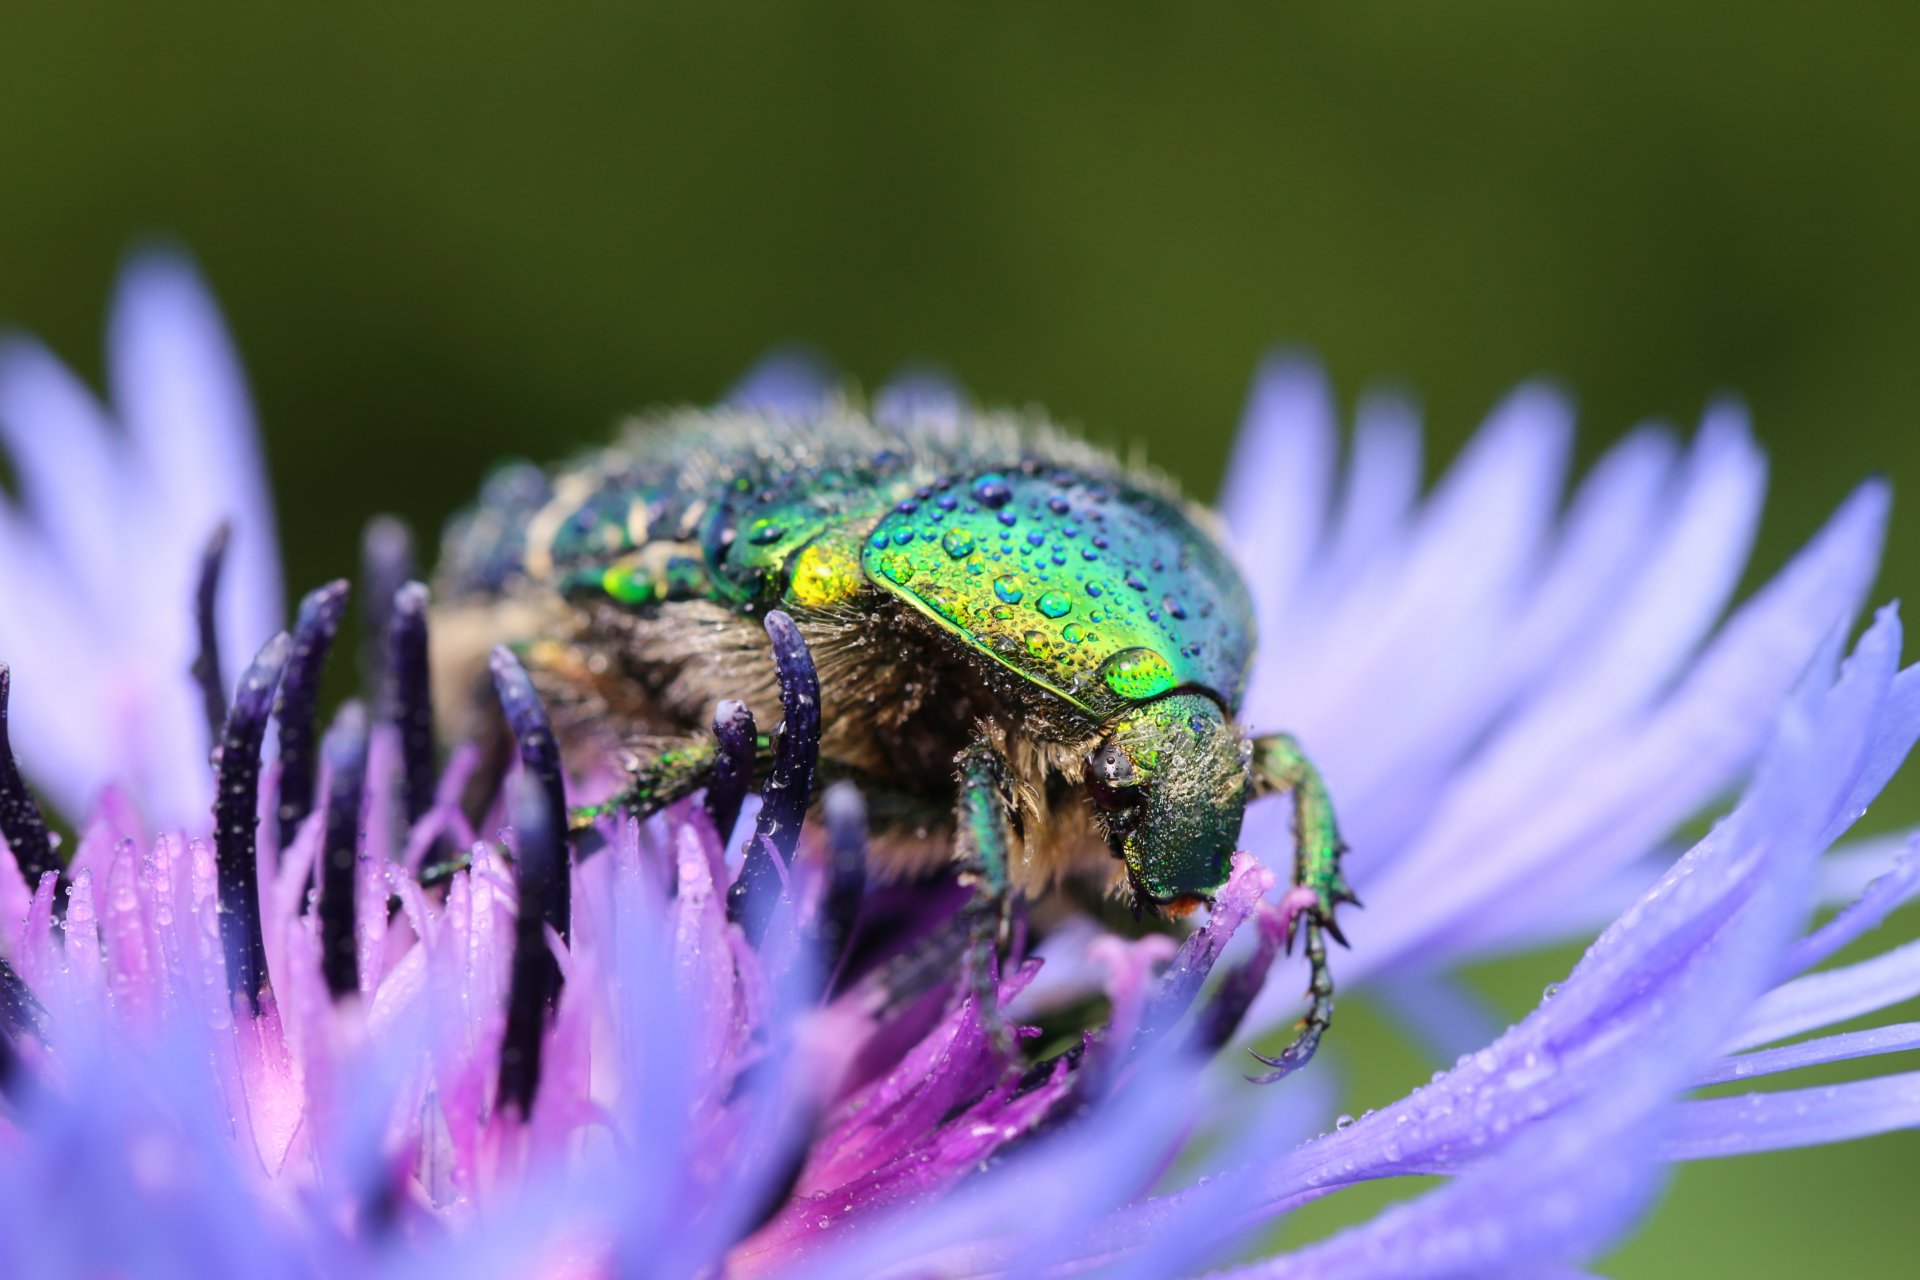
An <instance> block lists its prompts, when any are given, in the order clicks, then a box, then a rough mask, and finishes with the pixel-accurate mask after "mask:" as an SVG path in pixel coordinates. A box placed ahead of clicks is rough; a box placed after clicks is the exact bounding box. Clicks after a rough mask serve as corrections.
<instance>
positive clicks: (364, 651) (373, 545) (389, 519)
mask: <svg viewBox="0 0 1920 1280" xmlns="http://www.w3.org/2000/svg"><path fill="white" fill-rule="evenodd" d="M416 574H417V570H416V569H415V567H414V558H413V535H412V534H411V533H409V532H408V531H407V526H406V525H405V524H404V523H403V522H401V521H400V520H398V519H397V518H395V517H393V516H378V517H376V518H375V519H373V520H370V521H368V522H367V529H366V532H365V533H364V534H362V535H361V538H360V581H361V583H362V584H364V589H363V592H362V594H361V608H362V610H363V611H364V616H363V617H362V619H361V625H362V633H361V639H360V687H361V688H362V689H364V690H365V691H366V696H367V697H368V699H370V700H371V702H372V704H373V710H374V715H375V717H376V718H378V719H387V718H388V708H387V701H386V700H387V697H388V694H389V691H390V685H391V679H390V674H389V672H388V670H387V663H388V649H387V633H388V631H389V630H391V628H392V626H393V598H394V596H395V595H396V594H398V592H399V590H400V588H401V587H402V586H404V585H405V584H406V583H408V582H410V581H411V580H412V579H413V578H414V577H415V576H416Z"/></svg>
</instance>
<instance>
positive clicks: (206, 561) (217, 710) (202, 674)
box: [192, 520, 233, 744]
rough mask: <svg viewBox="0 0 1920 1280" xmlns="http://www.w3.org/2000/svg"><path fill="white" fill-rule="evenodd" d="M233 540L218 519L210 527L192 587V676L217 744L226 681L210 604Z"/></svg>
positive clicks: (229, 528)
mask: <svg viewBox="0 0 1920 1280" xmlns="http://www.w3.org/2000/svg"><path fill="white" fill-rule="evenodd" d="M232 541H233V526H232V525H231V524H229V523H228V522H227V521H225V520H222V521H221V522H220V523H219V524H218V525H216V526H214V530H213V536H211V537H210V538H208V539H207V545H206V549H205V550H204V551H202V552H201V553H200V576H199V579H198V580H197V582H196V584H195V586H194V590H193V620H194V626H195V628H196V630H197V631H198V639H199V648H198V649H197V650H196V651H195V653H194V657H193V668H192V675H193V680H194V683H195V684H197V685H199V686H200V699H201V702H202V704H203V705H204V706H205V708H206V715H207V733H208V735H209V738H210V740H211V741H212V742H213V743H215V744H218V743H219V741H220V731H221V727H222V726H223V725H224V724H225V723H226V719H227V680H226V676H225V675H224V674H222V672H221V670H220V629H219V627H218V625H217V624H216V622H215V619H214V606H215V605H216V604H217V603H218V602H219V599H220V572H221V570H222V569H224V568H225V567H226V563H227V547H228V545H229V544H231V542H232Z"/></svg>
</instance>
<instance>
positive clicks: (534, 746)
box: [487, 645, 573, 945]
mask: <svg viewBox="0 0 1920 1280" xmlns="http://www.w3.org/2000/svg"><path fill="white" fill-rule="evenodd" d="M487 668H488V669H489V670H490V671H492V673H493V688H494V692H495V693H496V694H497V695H498V696H499V698H500V709H501V711H503V712H505V713H506V717H507V727H508V728H509V729H510V730H512V732H513V740H514V743H515V744H516V745H517V746H518V747H519V750H520V767H521V768H522V769H523V770H524V771H525V772H526V774H527V776H528V777H530V778H532V779H534V780H535V781H536V782H538V783H539V784H540V791H541V794H542V795H543V796H545V797H546V806H547V810H546V811H547V812H548V813H549V814H553V815H558V816H556V817H554V819H553V821H552V823H551V826H552V830H553V832H554V833H558V832H563V831H565V830H566V829H567V786H566V780H565V778H563V777H562V776H561V772H560V744H559V743H558V742H557V741H556V740H555V739H554V736H553V726H552V725H551V724H550V723H549V722H548V720H547V709H546V707H545V705H543V704H542V703H541V701H540V695H539V694H538V693H536V692H534V688H533V680H532V678H531V677H529V676H528V675H527V669H526V668H525V667H523V666H521V665H520V659H518V658H516V657H514V655H513V650H511V649H509V648H507V647H506V646H505V645H498V646H496V647H495V648H494V650H493V652H492V653H491V654H490V655H488V658H487ZM556 838H557V836H556ZM553 879H554V883H553V885H552V887H551V889H550V890H548V891H547V892H546V894H545V896H544V897H543V898H542V899H541V902H542V904H543V906H544V909H545V911H546V923H547V924H549V925H552V926H553V931H554V932H555V933H557V934H559V935H560V941H561V942H567V941H568V940H569V937H570V929H571V920H572V915H573V904H572V902H571V901H570V893H569V890H570V886H569V884H568V881H567V876H566V874H565V868H564V867H563V868H562V869H561V872H560V873H559V874H558V875H557V876H555V877H553ZM542 945H544V944H542Z"/></svg>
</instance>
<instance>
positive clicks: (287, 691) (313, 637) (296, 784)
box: [273, 579, 347, 853]
mask: <svg viewBox="0 0 1920 1280" xmlns="http://www.w3.org/2000/svg"><path fill="white" fill-rule="evenodd" d="M346 607H347V584H346V581H345V580H344V579H342V580H340V581H337V582H329V583H328V584H327V585H326V586H324V587H321V588H319V589H318V590H315V591H310V592H308V593H307V595H306V598H305V599H303V600H301V601H300V611H299V613H298V614H297V615H295V617H294V621H293V652H292V653H291V654H289V655H288V657H287V673H286V675H284V676H283V677H281V680H280V696H279V697H278V698H277V699H275V701H274V705H273V718H274V720H275V722H276V723H277V724H278V725H279V726H280V807H279V810H278V811H277V813H276V815H275V816H276V817H277V818H278V819H279V827H280V850H281V852H282V853H285V852H286V849H287V846H288V845H290V844H292V843H293V836H294V833H295V832H296V831H298V830H299V829H300V824H301V823H302V822H304V821H305V820H306V817H307V815H308V814H309V813H312V812H313V782H314V776H313V775H314V753H313V747H314V729H313V725H314V712H315V710H316V708H317V706H318V704H319V701H320V674H321V671H322V670H323V669H324V668H325V666H326V662H327V653H328V651H330V650H331V649H332V648H333V637H334V635H335V633H336V632H338V631H339V629H340V616H341V614H343V613H344V612H346Z"/></svg>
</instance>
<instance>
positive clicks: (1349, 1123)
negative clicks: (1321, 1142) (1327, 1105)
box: [1333, 1112, 1353, 1129]
mask: <svg viewBox="0 0 1920 1280" xmlns="http://www.w3.org/2000/svg"><path fill="white" fill-rule="evenodd" d="M1333 1127H1334V1128H1336V1129H1351V1128H1353V1117H1352V1116H1350V1115H1347V1114H1346V1113H1345V1112H1342V1113H1341V1114H1340V1118H1339V1119H1337V1120H1335V1121H1334V1122H1333Z"/></svg>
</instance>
